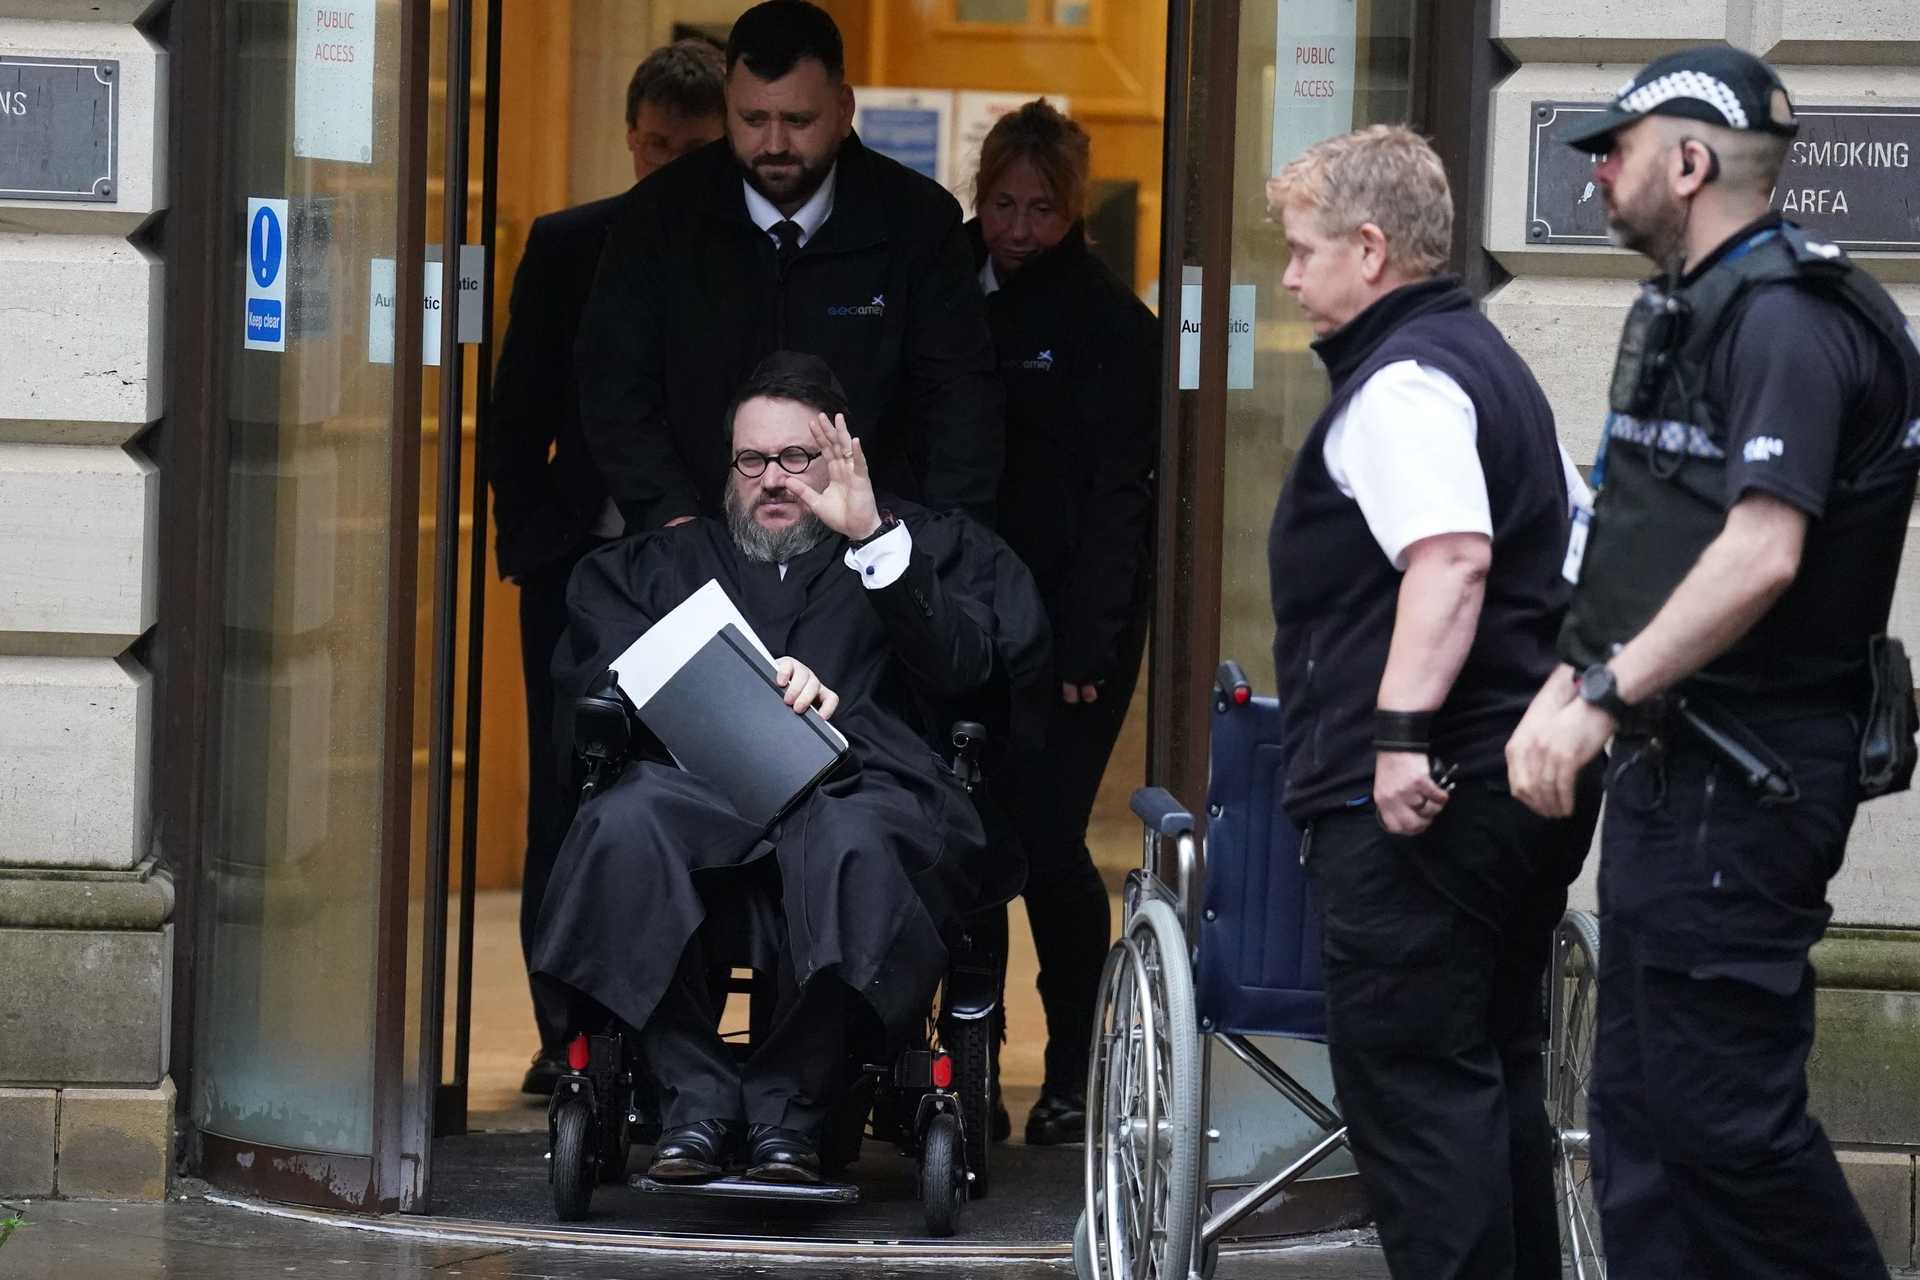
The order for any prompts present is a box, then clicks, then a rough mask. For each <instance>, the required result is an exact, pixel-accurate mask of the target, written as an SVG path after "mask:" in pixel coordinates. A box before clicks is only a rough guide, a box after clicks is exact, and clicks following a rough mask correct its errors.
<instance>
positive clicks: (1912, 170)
mask: <svg viewBox="0 0 1920 1280" xmlns="http://www.w3.org/2000/svg"><path fill="white" fill-rule="evenodd" d="M1602 110H1605V105H1604V104H1602V103H1596V102H1535V103H1534V104H1533V110H1532V138H1531V139H1530V142H1531V146H1530V148H1529V155H1528V160H1527V243H1529V244H1578V245H1603V244H1607V243H1608V242H1609V241H1608V236H1607V207H1606V201H1605V200H1604V199H1603V198H1602V197H1601V194H1600V189H1599V187H1598V186H1597V185H1596V184H1595V183H1594V181H1593V166H1594V160H1595V158H1594V157H1593V156H1590V155H1588V154H1586V153H1585V152H1582V151H1576V150H1574V149H1573V148H1572V147H1569V146H1567V145H1566V143H1565V138H1566V136H1567V134H1568V133H1570V132H1571V131H1572V130H1573V129H1574V128H1576V127H1577V126H1578V125H1579V124H1580V123H1581V122H1582V121H1584V120H1587V119H1590V118H1591V117H1592V116H1593V114H1594V113H1595V112H1598V111H1602ZM1798 112H1799V116H1800V134H1799V136H1798V137H1796V138H1795V139H1794V140H1793V143H1792V145H1791V146H1790V147H1789V149H1788V151H1787V163H1786V167H1785V168H1784V169H1783V170H1782V171H1781V174H1780V185H1779V186H1778V187H1776V188H1775V189H1774V193H1773V207H1774V208H1775V209H1777V210H1779V211H1780V212H1781V213H1783V214H1785V215H1786V216H1787V217H1788V218H1790V219H1792V220H1793V221H1794V222H1798V223H1802V224H1804V225H1806V226H1808V227H1810V228H1812V229H1814V230H1816V231H1819V232H1821V233H1822V234H1824V235H1827V236H1830V237H1832V238H1833V240H1834V241H1835V242H1836V243H1838V244H1839V245H1841V246H1842V247H1843V248H1846V249H1851V250H1855V251H1857V252H1859V251H1864V252H1871V253H1920V107H1883V106H1872V107H1818V106H1804V107H1800V108H1798Z"/></svg>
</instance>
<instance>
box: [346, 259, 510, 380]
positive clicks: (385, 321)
mask: <svg viewBox="0 0 1920 1280" xmlns="http://www.w3.org/2000/svg"><path fill="white" fill-rule="evenodd" d="M427 253H428V255H429V256H428V259H427V264H426V272H425V274H424V275H423V277H422V279H421V281H420V316H421V324H420V359H421V361H422V363H424V364H426V365H428V366H429V367H433V366H437V365H439V363H440V317H441V316H442V315H443V314H444V313H445V310H446V308H445V306H444V304H443V302H442V297H443V294H442V289H443V285H442V283H441V281H442V272H441V269H440V246H439V245H437V244H436V245H429V246H428V247H427ZM459 270H460V284H459V286H458V287H459V291H460V310H459V312H458V313H457V317H458V324H459V326H460V328H459V333H458V334H457V335H455V336H456V340H457V341H459V342H460V343H462V344H463V345H468V346H471V345H472V344H474V343H476V342H478V341H480V290H481V284H482V281H481V276H482V275H483V274H484V273H485V271H486V246H484V245H477V244H463V245H461V246H460V258H459ZM394 277H395V272H394V262H393V259H392V258H375V259H374V260H373V269H372V271H371V273H370V274H369V280H368V291H367V360H368V362H369V363H371V364H392V363H393V304H394V295H395V289H394Z"/></svg>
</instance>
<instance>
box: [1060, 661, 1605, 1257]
mask: <svg viewBox="0 0 1920 1280" xmlns="http://www.w3.org/2000/svg"><path fill="white" fill-rule="evenodd" d="M1212 709H1213V717H1212V725H1213V727H1212V732H1211V740H1212V761H1213V766H1212V773H1211V776H1210V777H1209V780H1208V788H1207V830H1206V839H1205V851H1204V855H1203V853H1202V849H1201V844H1200V841H1199V840H1198V839H1197V838H1196V836H1195V833H1194V820H1193V815H1192V814H1190V813H1188V812H1187V811H1186V810H1184V809H1182V808H1181V807H1180V804H1179V802H1178V801H1176V800H1175V799H1174V798H1173V796H1172V795H1170V794H1169V793H1168V792H1166V791H1165V790H1163V789H1161V788H1159V787H1148V788H1144V789H1142V790H1140V791H1136V792H1135V793H1134V795H1133V799H1132V808H1133V811H1134V814H1135V815H1136V816H1137V817H1138V818H1140V820H1141V822H1142V824H1143V825H1144V828H1145V830H1144V841H1143V844H1144V859H1143V864H1142V866H1141V867H1140V868H1139V869H1138V870H1135V871H1132V872H1129V873H1128V876H1127V881H1126V890H1125V913H1124V918H1125V920H1126V925H1125V928H1124V929H1123V931H1122V933H1121V935H1120V939H1119V941H1117V942H1116V943H1115V944H1114V946H1113V948H1112V950H1111V951H1110V952H1109V953H1108V956H1107V962H1106V968H1105V970H1104V972H1103V974H1102V977H1101V984H1100V1004H1099V1013H1098V1017H1097V1020H1096V1022H1095V1026H1094V1042H1093V1046H1092V1049H1091V1052H1090V1054H1089V1061H1088V1068H1087V1130H1086V1158H1085V1167H1084V1176H1085V1207H1084V1208H1083V1209H1082V1211H1081V1214H1080V1218H1079V1221H1078V1223H1077V1224H1076V1226H1075V1229H1074V1238H1073V1261H1074V1269H1075V1271H1076V1273H1077V1274H1078V1276H1079V1277H1080V1278H1081V1280H1132V1278H1139V1277H1156V1278H1157V1280H1189V1278H1190V1277H1199V1278H1201V1280H1210V1277H1211V1276H1212V1275H1213V1273H1214V1268H1215V1267H1216V1266H1217V1264H1218V1261H1219V1252H1220V1246H1221V1244H1222V1242H1223V1241H1225V1240H1227V1239H1229V1238H1231V1239H1234V1240H1236V1241H1240V1242H1252V1241H1258V1240H1261V1239H1273V1238H1275V1237H1274V1236H1272V1235H1262V1234H1260V1233H1259V1232H1258V1231H1257V1230H1254V1229H1251V1228H1250V1223H1249V1220H1250V1219H1251V1218H1252V1216H1253V1215H1254V1214H1255V1213H1256V1212H1259V1211H1260V1210H1262V1209H1264V1208H1267V1207H1269V1206H1272V1205H1275V1204H1277V1203H1279V1202H1280V1201H1281V1200H1282V1198H1283V1197H1284V1196H1285V1195H1286V1193H1288V1192H1289V1191H1290V1190H1292V1191H1297V1190H1298V1189H1299V1184H1300V1183H1301V1182H1302V1180H1303V1179H1305V1178H1306V1177H1307V1175H1308V1174H1310V1173H1311V1172H1312V1171H1313V1170H1314V1169H1315V1168H1316V1167H1318V1166H1319V1165H1321V1164H1322V1163H1323V1162H1325V1161H1326V1160H1327V1159H1328V1158H1329V1157H1330V1156H1332V1155H1333V1154H1334V1153H1335V1152H1336V1151H1339V1150H1340V1149H1341V1148H1343V1147H1345V1146H1346V1144H1347V1130H1346V1127H1345V1125H1344V1124H1342V1122H1341V1119H1340V1114H1339V1111H1338V1110H1337V1103H1336V1102H1335V1101H1332V1100H1322V1099H1321V1098H1320V1097H1319V1096H1317V1095H1316V1094H1315V1093H1314V1092H1313V1090H1312V1089H1310V1088H1308V1087H1307V1086H1306V1085H1304V1084H1302V1083H1301V1082H1300V1080H1299V1079H1297V1078H1296V1077H1295V1076H1294V1075H1292V1074H1290V1073H1289V1072H1288V1071H1286V1070H1285V1069H1284V1068H1283V1067H1282V1066H1281V1065H1280V1064H1279V1063H1277V1062H1276V1061H1274V1059H1273V1058H1272V1057H1271V1056H1269V1055H1268V1054H1267V1053H1266V1052H1264V1051H1263V1050H1262V1049H1261V1048H1260V1047H1259V1046H1258V1045H1256V1044H1254V1043H1253V1041H1252V1039H1251V1037H1254V1036H1262V1037H1279V1038H1285V1039H1293V1040H1305V1041H1318V1042H1324V1041H1325V1039H1326V1029H1327V1024H1326V996H1325V987H1324V982H1323V977H1322V973H1321V960H1320V922H1319V907H1318V905H1317V903H1316V902H1315V901H1314V895H1313V891H1312V888H1311V884H1310V881H1309V880H1308V878H1307V873H1306V871H1305V869H1304V868H1303V867H1302V866H1301V865H1300V858H1299V852H1300V835H1299V832H1298V831H1296V830H1294V829H1293V827H1292V825H1291V824H1290V823H1288V822H1287V820H1286V818H1285V816H1284V815H1283V813H1282V812H1281V809H1280V807H1279V799H1280V786H1281V782H1282V779H1283V778H1284V776H1285V769H1284V761H1283V759H1282V758H1281V755H1280V748H1279V745H1278V744H1279V741H1280V733H1279V728H1280V707H1279V704H1278V703H1277V702H1276V701H1275V700H1274V699H1272V698H1256V697H1254V696H1253V690H1252V686H1251V685H1249V684H1248V682H1247V678H1246V675H1245V673H1244V672H1243V671H1242V670H1241V669H1240V667H1239V665H1238V664H1237V663H1233V662H1226V663H1222V664H1221V666H1220V669H1219V672H1218V674H1217V676H1216V678H1215V684H1214V689H1213V696H1212ZM1599 950H1600V938H1599V929H1598V926H1597V924H1596V922H1595V921H1594V918H1593V917H1592V916H1591V915H1590V914H1588V913H1585V912H1579V911H1569V912H1568V913H1567V914H1566V916H1565V918H1564V919H1563V920H1562V921H1561V922H1560V924H1559V926H1558V927H1557V930H1556V933H1555V937H1554V947H1553V953H1552V954H1553V958H1552V960H1551V962H1550V964H1549V967H1548V972H1547V977H1546V981H1545V990H1544V991H1543V993H1542V998H1543V1000H1544V1001H1545V1007H1546V1010H1547V1013H1548V1019H1547V1026H1548V1031H1547V1040H1546V1043H1545V1044H1544V1045H1543V1047H1542V1052H1543V1054H1544V1055H1545V1064H1546V1068H1547V1106H1548V1114H1549V1120H1550V1122H1551V1124H1552V1126H1553V1129H1554V1135H1555V1151H1554V1165H1555V1174H1554V1177H1555V1184H1556V1185H1555V1192H1556V1199H1557V1201H1558V1208H1557V1213H1558V1217H1559V1219H1560V1224H1561V1238H1562V1248H1563V1251H1564V1252H1565V1253H1566V1254H1567V1255H1568V1257H1569V1261H1570V1265H1571V1267H1572V1270H1573V1274H1575V1275H1576V1276H1578V1277H1581V1280H1589V1278H1597V1277H1601V1276H1603V1275H1604V1274H1605V1272H1604V1260H1603V1259H1602V1257H1601V1253H1600V1239H1599V1232H1598V1229H1597V1228H1598V1222H1599V1219H1598V1217H1597V1215H1596V1214H1595V1212H1594V1206H1593V1200H1592V1196H1591V1193H1590V1190H1589V1188H1588V1147H1587V1082H1588V1077H1589V1074H1590V1070H1591V1067H1592V1062H1593V1036H1594V990H1595V981H1596V978H1597V975H1598V959H1599ZM1222 1051H1224V1052H1225V1053H1226V1054H1228V1055H1231V1057H1232V1058H1234V1059H1238V1060H1239V1062H1240V1063H1242V1064H1244V1065H1245V1067H1246V1068H1248V1069H1249V1070H1250V1071H1251V1072H1252V1074H1253V1076H1254V1077H1255V1078H1256V1079H1257V1080H1258V1081H1260V1082H1261V1083H1263V1084H1264V1085H1265V1086H1267V1087H1268V1088H1269V1089H1271V1090H1272V1092H1274V1093H1277V1094H1278V1095H1280V1098H1281V1099H1282V1100H1283V1102H1284V1104H1285V1105H1287V1106H1289V1107H1291V1108H1292V1109H1293V1110H1294V1111H1297V1113H1298V1114H1299V1115H1301V1116H1303V1117H1304V1118H1305V1119H1306V1120H1307V1121H1308V1122H1309V1123H1310V1126H1311V1130H1312V1131H1313V1132H1314V1133H1315V1134H1316V1135H1317V1136H1315V1137H1312V1138H1310V1139H1309V1140H1308V1141H1307V1143H1306V1144H1305V1146H1304V1149H1301V1150H1298V1151H1297V1153H1296V1154H1293V1155H1292V1158H1291V1159H1290V1160H1288V1162H1287V1163H1286V1164H1285V1165H1284V1167H1282V1168H1279V1169H1278V1170H1276V1171H1274V1172H1273V1173H1272V1174H1271V1175H1270V1176H1267V1177H1265V1178H1264V1179H1262V1180H1259V1181H1257V1182H1255V1183H1253V1184H1252V1185H1243V1184H1240V1183H1237V1182H1227V1181H1219V1182H1216V1181H1214V1180H1212V1179H1210V1177H1209V1172H1208V1149H1209V1147H1210V1145H1211V1144H1214V1143H1217V1142H1219V1141H1220V1140H1221V1137H1222V1133H1223V1131H1231V1130H1234V1129H1237V1128H1240V1127H1242V1126H1249V1125H1258V1124H1260V1123H1261V1122H1262V1121H1263V1120H1264V1119H1265V1117H1264V1116H1260V1115H1254V1116H1248V1115H1230V1114H1222V1113H1221V1112H1220V1111H1219V1110H1217V1109H1215V1108H1214V1107H1213V1106H1212V1105H1210V1087H1211V1086H1210V1076H1211V1074H1212V1068H1213V1065H1214V1062H1215V1059H1216V1056H1217V1055H1218V1054H1219V1053H1221V1052H1222ZM1216 1205H1218V1206H1219V1207H1218V1208H1216V1207H1215V1206H1216Z"/></svg>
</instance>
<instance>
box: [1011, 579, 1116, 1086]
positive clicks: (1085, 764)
mask: <svg viewBox="0 0 1920 1280" xmlns="http://www.w3.org/2000/svg"><path fill="white" fill-rule="evenodd" d="M1146 634H1147V629H1146V617H1145V615H1144V614H1143V615H1142V616H1141V617H1140V619H1139V621H1138V623H1137V624H1136V626H1135V627H1134V629H1133V630H1132V631H1130V632H1129V633H1128V636H1127V638H1126V639H1125V640H1124V641H1123V642H1122V644H1121V655H1120V659H1121V660H1120V673H1117V674H1116V675H1115V676H1114V677H1113V678H1112V679H1110V680H1108V681H1107V683H1106V684H1105V685H1103V686H1102V687H1101V690H1100V699H1099V701H1097V702H1094V703H1092V704H1086V703H1080V704H1072V703H1067V702H1063V701H1059V700H1058V699H1059V690H1058V688H1054V689H1052V690H1050V691H1049V692H1050V696H1052V697H1053V698H1054V699H1055V702H1054V705H1053V709H1052V712H1051V714H1050V716H1049V717H1048V721H1047V736H1046V742H1045V745H1044V747H1043V749H1042V750H1040V751H1038V752H1032V753H1023V754H1021V755H1018V756H1012V757H1010V758H1009V759H1008V760H1007V761H1006V762H1005V763H1004V765H1003V766H1002V767H1001V768H1000V770H999V771H998V772H997V773H996V774H995V776H994V779H993V795H994V799H995V800H996V801H997V802H998V803H999V804H1000V805H1001V807H1002V808H1003V810H1004V811H1005V813H1006V816H1007V820H1008V822H1009V823H1010V824H1011V826H1012V828H1013V832H1014V835H1015V837H1016V838H1017V839H1018V840H1019V842H1020V846H1021V849H1022V850H1023V851H1024V852H1025V854H1026V860H1027V884H1026V888H1025V889H1023V890H1021V897H1022V898H1023V899H1025V901H1026V907H1027V920H1028V923H1029V925H1030V926H1031V927H1032V930H1033V947H1034V951H1035V953H1036V957H1037V958H1038V960H1039V962H1040V972H1039V975H1038V977H1037V978H1036V980H1035V985H1036V986H1037V987H1038V988H1039V991H1040V1005H1041V1008H1043V1009H1044V1010H1045V1011H1046V1015H1047V1049H1046V1079H1045V1088H1046V1089H1047V1091H1048V1092H1050V1093H1056V1094H1066V1095H1069V1096H1072V1097H1076V1098H1077V1097H1079V1096H1080V1095H1081V1094H1082V1093H1084V1092H1085V1091H1086V1087H1087V1053H1088V1050H1089V1048H1090V1047H1091V1043H1092V1040H1093V1015H1094V1005H1095V1003H1096V1002H1097V1001H1098V1000H1099V995H1100V969H1101V966H1102V965H1103V964H1105V962H1106V958H1107V945H1108V943H1109V942H1110V941H1111V940H1112V939H1111V925H1110V922H1109V919H1108V904H1107V886H1106V883H1105V882H1104V881H1102V880H1101V879H1100V871H1099V869H1098V868H1097V867H1095V866H1094V865H1093V854H1092V852H1091V851H1090V850H1089V849H1088V848H1087V823H1088V821H1089V820H1090V819H1091V817H1092V815H1093V802H1094V800H1095V799H1096V798H1097V797H1098V796H1099V793H1100V779H1101V777H1102V776H1103V775H1104V774H1105V773H1106V771H1107V760H1108V758H1109V757H1110V756H1112V755H1113V746H1114V743H1115V742H1116V741H1118V740H1119V737H1120V730H1121V727H1122V726H1123V725H1125V724H1126V720H1127V708H1128V706H1129V705H1130V704H1131V703H1132V701H1133V688H1134V685H1135V683H1136V682H1137V681H1138V679H1139V675H1140V658H1141V654H1142V652H1143V650H1144V648H1145V646H1146ZM1000 915H1001V920H1002V923H1001V924H1000V926H999V934H1000V936H1001V937H1004V936H1005V933H1006V925H1005V923H1004V921H1005V915H1006V912H1005V909H1004V908H1001V909H1000Z"/></svg>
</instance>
